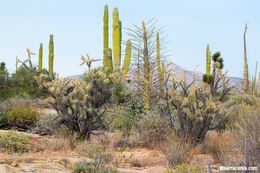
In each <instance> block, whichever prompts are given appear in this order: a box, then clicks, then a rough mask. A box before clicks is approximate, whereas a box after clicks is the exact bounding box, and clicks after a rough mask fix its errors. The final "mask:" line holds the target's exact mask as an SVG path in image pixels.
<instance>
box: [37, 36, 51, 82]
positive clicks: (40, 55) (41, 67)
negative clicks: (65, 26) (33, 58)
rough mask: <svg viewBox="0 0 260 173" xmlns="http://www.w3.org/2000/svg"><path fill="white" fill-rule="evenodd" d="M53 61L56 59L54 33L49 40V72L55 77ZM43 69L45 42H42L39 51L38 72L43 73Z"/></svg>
mask: <svg viewBox="0 0 260 173" xmlns="http://www.w3.org/2000/svg"><path fill="white" fill-rule="evenodd" d="M53 61H54V43H53V35H52V34H51V35H50V40H49V55H48V72H49V76H50V77H51V78H52V79H53V78H54V74H53ZM42 70H43V44H42V43H40V48H39V52H38V72H39V73H41V72H42Z"/></svg>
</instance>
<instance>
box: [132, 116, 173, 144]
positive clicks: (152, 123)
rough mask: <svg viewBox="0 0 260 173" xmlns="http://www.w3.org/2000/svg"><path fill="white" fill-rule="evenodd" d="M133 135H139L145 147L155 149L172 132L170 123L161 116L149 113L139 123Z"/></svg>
mask: <svg viewBox="0 0 260 173" xmlns="http://www.w3.org/2000/svg"><path fill="white" fill-rule="evenodd" d="M135 131H136V132H135ZM133 133H138V135H139V140H140V142H141V143H143V145H144V146H148V147H154V146H156V145H158V144H160V143H161V142H162V141H164V140H165V139H166V137H167V136H168V135H169V134H171V133H172V132H171V129H170V126H169V125H168V123H167V122H166V121H165V120H164V119H163V118H161V117H160V115H156V114H154V113H153V112H148V113H147V114H146V115H144V116H143V118H142V119H141V120H140V121H139V122H138V123H137V125H136V126H135V129H134V130H133Z"/></svg>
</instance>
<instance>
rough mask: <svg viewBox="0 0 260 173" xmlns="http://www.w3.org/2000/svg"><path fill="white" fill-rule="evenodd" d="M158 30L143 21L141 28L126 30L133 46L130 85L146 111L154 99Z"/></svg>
mask: <svg viewBox="0 0 260 173" xmlns="http://www.w3.org/2000/svg"><path fill="white" fill-rule="evenodd" d="M157 31H158V29H157V28H156V26H155V23H154V22H153V21H150V22H148V23H147V24H146V23H145V22H144V21H143V22H142V24H141V26H136V25H135V26H134V27H133V29H128V34H129V36H130V37H131V40H132V45H133V58H134V62H133V63H132V69H131V73H132V74H133V75H132V76H133V79H132V81H133V82H132V84H133V85H134V87H135V88H136V90H137V93H139V94H140V95H141V96H142V97H143V101H144V106H145V109H146V110H149V109H150V108H151V102H152V100H153V99H154V98H156V92H157V89H158V88H157V86H159V80H158V75H156V74H157V73H155V72H156V67H157V66H156V44H155V43H156V33H157Z"/></svg>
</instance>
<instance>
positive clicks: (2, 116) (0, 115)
mask: <svg viewBox="0 0 260 173" xmlns="http://www.w3.org/2000/svg"><path fill="white" fill-rule="evenodd" d="M7 127H8V121H7V113H5V112H0V129H5V128H7Z"/></svg>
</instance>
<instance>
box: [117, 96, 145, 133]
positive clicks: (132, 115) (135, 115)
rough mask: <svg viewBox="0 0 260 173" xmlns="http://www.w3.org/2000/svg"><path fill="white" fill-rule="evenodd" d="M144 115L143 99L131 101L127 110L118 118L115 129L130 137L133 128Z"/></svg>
mask: <svg viewBox="0 0 260 173" xmlns="http://www.w3.org/2000/svg"><path fill="white" fill-rule="evenodd" d="M143 113H144V104H143V101H142V100H141V99H131V101H130V103H129V105H127V109H126V110H125V111H124V112H123V113H122V115H120V116H117V117H116V118H115V120H114V122H113V124H114V126H115V128H117V129H119V130H121V131H122V132H123V133H124V134H126V135H129V134H130V131H131V129H132V127H133V126H134V125H136V124H137V122H138V121H139V120H140V119H141V117H142V114H143Z"/></svg>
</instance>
